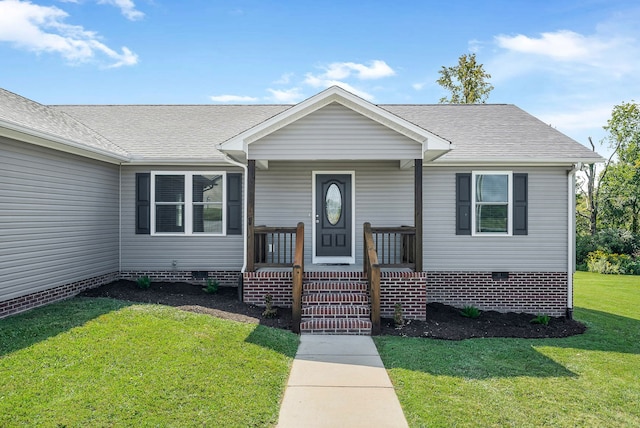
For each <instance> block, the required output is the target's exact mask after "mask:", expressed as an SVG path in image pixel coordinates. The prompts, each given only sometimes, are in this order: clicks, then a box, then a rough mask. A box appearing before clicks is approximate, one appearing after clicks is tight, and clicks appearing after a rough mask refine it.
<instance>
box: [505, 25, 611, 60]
mask: <svg viewBox="0 0 640 428" xmlns="http://www.w3.org/2000/svg"><path fill="white" fill-rule="evenodd" d="M495 39H496V43H497V45H498V46H499V47H501V48H504V49H507V50H510V51H513V52H520V53H526V54H534V55H541V56H547V57H551V58H553V59H555V60H559V61H577V62H583V61H587V60H588V58H589V57H593V56H594V55H595V56H599V55H600V53H601V52H602V51H605V50H607V49H608V48H609V47H611V46H612V44H613V43H612V42H611V41H609V42H605V41H603V40H599V38H598V37H587V36H584V35H582V34H578V33H575V32H573V31H568V30H560V31H556V32H554V33H542V34H541V35H540V37H539V38H535V37H528V36H525V35H522V34H518V35H517V36H504V35H500V36H496V38H495Z"/></svg>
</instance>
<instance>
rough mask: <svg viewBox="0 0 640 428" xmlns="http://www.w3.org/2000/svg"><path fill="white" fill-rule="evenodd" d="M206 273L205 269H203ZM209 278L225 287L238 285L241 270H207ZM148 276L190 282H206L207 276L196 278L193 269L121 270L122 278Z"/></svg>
mask: <svg viewBox="0 0 640 428" xmlns="http://www.w3.org/2000/svg"><path fill="white" fill-rule="evenodd" d="M202 273H205V271H202ZM206 274H207V278H210V279H213V280H216V281H218V282H219V283H220V285H221V286H223V287H236V286H237V285H238V279H239V277H240V272H239V271H232V270H214V271H206ZM143 276H148V277H149V278H150V279H151V282H153V281H162V282H186V283H189V284H205V283H206V281H207V280H206V278H194V276H193V271H190V270H189V271H179V270H175V271H174V270H166V271H157V270H155V271H144V270H138V271H124V272H120V279H126V280H129V281H136V280H137V279H138V278H140V277H143Z"/></svg>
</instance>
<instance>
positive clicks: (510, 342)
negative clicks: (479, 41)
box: [377, 338, 577, 379]
mask: <svg viewBox="0 0 640 428" xmlns="http://www.w3.org/2000/svg"><path fill="white" fill-rule="evenodd" d="M407 340H410V341H411V342H410V343H409V342H405V341H407ZM545 342H546V340H545ZM377 343H378V347H379V349H380V351H381V352H380V353H381V354H382V355H386V356H384V357H383V361H384V364H385V367H386V368H387V369H394V368H402V369H406V370H413V371H420V372H424V373H429V374H432V375H435V376H451V377H462V378H467V379H490V378H503V377H518V376H528V377H576V376H577V375H576V374H575V373H573V372H572V371H570V370H568V369H567V368H566V367H564V366H563V365H562V364H558V363H557V362H555V361H554V360H552V359H551V358H548V357H546V356H545V355H543V354H541V353H540V352H538V351H537V350H536V349H535V348H534V345H533V344H532V343H530V342H529V340H525V339H510V338H509V339H504V338H503V339H470V340H464V341H460V342H451V341H445V340H437V339H397V338H395V339H391V340H389V341H387V339H381V340H377ZM538 343H540V342H539V341H538V340H536V344H538Z"/></svg>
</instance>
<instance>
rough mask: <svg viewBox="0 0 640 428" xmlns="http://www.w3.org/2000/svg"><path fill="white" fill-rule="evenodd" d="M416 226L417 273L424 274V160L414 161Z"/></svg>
mask: <svg viewBox="0 0 640 428" xmlns="http://www.w3.org/2000/svg"><path fill="white" fill-rule="evenodd" d="M413 176H414V178H413V180H414V191H413V195H414V196H413V201H414V202H413V208H414V226H415V228H416V272H422V159H415V160H414V172H413Z"/></svg>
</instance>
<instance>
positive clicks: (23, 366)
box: [0, 298, 298, 427]
mask: <svg viewBox="0 0 640 428" xmlns="http://www.w3.org/2000/svg"><path fill="white" fill-rule="evenodd" d="M297 346H298V337H297V336H296V335H294V334H292V333H290V332H287V331H284V330H278V329H272V328H267V327H263V326H259V325H254V324H242V323H237V322H233V321H227V320H221V319H217V318H213V317H210V316H207V315H199V314H194V313H189V312H184V311H180V310H178V309H175V308H170V307H166V306H159V305H139V304H130V303H126V302H122V301H117V300H112V299H104V298H97V299H95V298H74V299H71V300H67V301H64V302H60V303H56V304H52V305H49V306H46V307H43V308H39V309H35V310H33V311H29V312H27V313H24V314H21V315H17V316H14V317H9V318H7V319H3V320H0V373H1V374H2V375H1V376H0V426H8V427H10V426H113V425H116V426H117V425H119V426H126V425H130V426H228V427H240V426H272V425H274V424H275V423H276V422H277V418H278V410H279V406H280V402H281V400H282V394H283V393H284V388H285V385H286V380H287V377H288V375H289V369H290V367H291V363H292V361H293V357H294V355H295V352H296V349H297Z"/></svg>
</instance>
